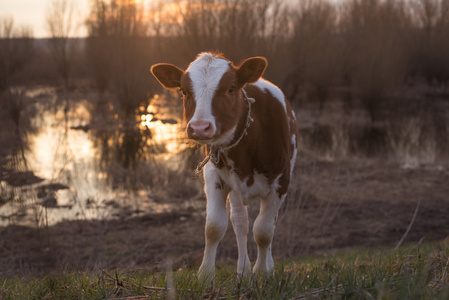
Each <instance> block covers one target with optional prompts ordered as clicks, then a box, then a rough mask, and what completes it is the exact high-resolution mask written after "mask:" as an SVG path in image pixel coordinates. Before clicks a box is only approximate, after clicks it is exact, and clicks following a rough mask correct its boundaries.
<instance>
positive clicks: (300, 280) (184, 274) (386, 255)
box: [0, 244, 449, 299]
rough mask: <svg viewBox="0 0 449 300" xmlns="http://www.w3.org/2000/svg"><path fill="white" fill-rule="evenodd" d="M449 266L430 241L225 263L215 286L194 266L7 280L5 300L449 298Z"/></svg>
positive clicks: (1, 287) (445, 252)
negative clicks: (262, 269) (246, 271)
mask: <svg viewBox="0 0 449 300" xmlns="http://www.w3.org/2000/svg"><path fill="white" fill-rule="evenodd" d="M448 271H449V248H448V247H444V246H441V245H440V244H426V245H421V246H408V247H403V248H400V249H399V250H391V249H359V250H351V251H346V252H341V253H337V254H335V255H332V256H330V257H324V258H323V257H308V258H301V259H294V260H284V261H281V262H278V263H277V266H276V272H275V274H274V275H273V276H269V277H266V278H251V279H247V280H241V279H239V277H238V276H237V275H235V274H234V268H233V267H231V266H220V267H218V268H217V275H216V279H215V281H214V284H213V285H209V286H207V285H205V284H204V283H201V282H198V281H197V278H196V270H192V269H180V270H177V271H173V272H169V273H165V272H153V273H148V272H142V271H116V270H102V269H98V270H96V271H89V272H61V273H59V274H48V275H46V276H43V277H38V278H6V279H5V278H4V279H1V281H0V299H105V298H106V299H109V298H113V299H121V298H122V299H159V298H163V299H449V276H448Z"/></svg>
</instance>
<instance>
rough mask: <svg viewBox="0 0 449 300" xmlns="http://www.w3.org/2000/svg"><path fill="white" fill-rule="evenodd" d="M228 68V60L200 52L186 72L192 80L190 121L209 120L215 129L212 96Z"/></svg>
mask: <svg viewBox="0 0 449 300" xmlns="http://www.w3.org/2000/svg"><path fill="white" fill-rule="evenodd" d="M228 70H229V61H227V60H225V59H222V58H219V57H216V56H214V55H212V54H210V53H207V52H204V53H200V54H199V55H198V57H197V59H196V60H195V61H193V62H192V63H191V64H190V66H189V68H188V69H187V71H186V73H188V74H189V76H190V80H191V82H192V89H193V94H194V98H195V103H196V108H195V112H194V114H193V117H192V119H191V120H190V122H196V121H209V122H211V123H212V125H213V127H214V131H215V130H216V125H215V118H214V116H213V114H212V98H213V97H214V94H215V91H216V90H217V87H218V84H219V83H220V80H221V77H222V76H223V74H224V73H225V72H226V71H228Z"/></svg>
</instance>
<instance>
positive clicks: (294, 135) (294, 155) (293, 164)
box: [290, 134, 298, 177]
mask: <svg viewBox="0 0 449 300" xmlns="http://www.w3.org/2000/svg"><path fill="white" fill-rule="evenodd" d="M291 143H292V145H293V147H294V150H293V153H292V158H291V159H290V177H292V174H293V168H294V167H295V162H296V154H298V149H297V147H296V134H293V135H292V139H291Z"/></svg>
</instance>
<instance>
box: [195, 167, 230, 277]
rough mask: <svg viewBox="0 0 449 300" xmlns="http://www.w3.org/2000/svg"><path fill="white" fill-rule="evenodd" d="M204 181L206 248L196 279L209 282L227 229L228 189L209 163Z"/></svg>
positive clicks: (205, 169)
mask: <svg viewBox="0 0 449 300" xmlns="http://www.w3.org/2000/svg"><path fill="white" fill-rule="evenodd" d="M204 179H205V192H206V197H207V210H206V227H205V230H204V233H205V242H206V246H205V249H204V256H203V262H202V263H201V266H200V269H199V274H198V277H199V279H200V280H206V282H210V281H211V280H212V279H213V277H214V270H215V256H216V253H217V247H218V244H219V243H220V241H221V240H222V239H223V236H224V234H225V232H226V228H227V227H228V215H227V212H226V199H227V197H228V194H229V188H228V187H226V186H225V185H224V183H223V182H222V181H221V179H220V177H219V176H218V174H217V172H216V169H215V167H214V166H213V165H211V164H210V163H209V164H207V165H206V166H205V168H204Z"/></svg>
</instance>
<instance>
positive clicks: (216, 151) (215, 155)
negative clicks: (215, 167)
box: [196, 89, 256, 173]
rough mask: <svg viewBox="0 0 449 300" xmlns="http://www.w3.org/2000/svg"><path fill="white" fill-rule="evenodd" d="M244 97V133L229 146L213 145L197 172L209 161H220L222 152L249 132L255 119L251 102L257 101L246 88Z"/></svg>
mask: <svg viewBox="0 0 449 300" xmlns="http://www.w3.org/2000/svg"><path fill="white" fill-rule="evenodd" d="M242 93H243V97H244V98H245V100H246V103H247V104H248V113H247V115H246V121H245V127H244V128H243V130H242V133H241V134H240V136H239V138H238V139H237V140H236V141H235V142H234V143H232V144H231V145H228V146H217V145H211V146H210V151H209V155H207V156H206V157H205V158H204V160H203V161H202V162H201V163H200V164H199V165H198V166H197V167H196V173H199V172H201V170H202V169H203V168H204V166H205V165H206V164H207V163H208V162H209V160H210V161H211V162H213V163H214V164H218V163H219V162H220V152H225V151H228V150H229V149H231V148H234V147H235V146H237V145H238V143H240V141H241V140H242V138H243V137H244V136H245V135H246V134H247V133H248V132H247V130H248V128H249V126H250V125H251V123H252V122H253V121H254V119H253V118H252V117H251V104H253V103H254V102H256V100H255V99H254V98H250V97H248V94H247V93H246V91H245V90H244V89H242Z"/></svg>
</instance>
